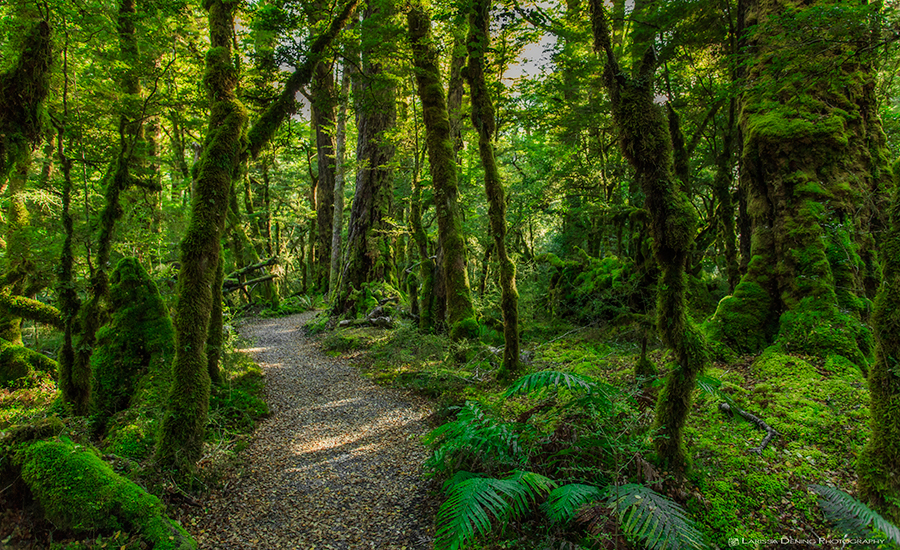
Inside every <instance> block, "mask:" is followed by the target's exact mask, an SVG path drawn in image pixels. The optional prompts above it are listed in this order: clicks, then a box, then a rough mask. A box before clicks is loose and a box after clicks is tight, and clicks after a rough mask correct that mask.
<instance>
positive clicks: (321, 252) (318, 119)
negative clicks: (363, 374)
mask: <svg viewBox="0 0 900 550" xmlns="http://www.w3.org/2000/svg"><path fill="white" fill-rule="evenodd" d="M319 4H321V2H319ZM320 8H324V7H323V6H320ZM332 67H333V63H331V62H325V61H320V62H319V63H318V64H317V65H316V70H315V72H314V75H315V76H314V77H313V82H312V86H311V87H310V88H311V92H312V94H311V98H312V101H311V107H310V108H311V110H312V121H313V126H314V131H315V134H316V165H317V166H318V180H317V181H318V184H317V186H316V225H317V227H316V237H317V242H316V274H315V279H314V280H315V285H316V286H317V287H319V288H320V289H322V290H325V288H326V287H327V286H328V284H329V274H330V272H331V268H330V266H331V240H332V237H333V235H332V230H331V229H332V223H333V221H334V180H335V175H336V167H335V154H334V148H335V144H334V135H335V126H336V123H335V122H336V121H335V103H336V101H335V99H336V98H335V90H334V75H333V74H332V72H333V71H332Z"/></svg>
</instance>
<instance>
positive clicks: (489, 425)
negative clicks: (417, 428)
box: [425, 401, 526, 472]
mask: <svg viewBox="0 0 900 550" xmlns="http://www.w3.org/2000/svg"><path fill="white" fill-rule="evenodd" d="M425 443H426V444H427V445H430V446H432V447H435V451H434V454H433V455H432V456H431V457H430V458H429V459H428V460H427V461H426V462H425V466H426V467H428V468H431V469H432V470H435V471H436V472H444V471H452V470H454V469H455V467H454V464H453V463H454V462H457V461H459V460H461V458H462V457H463V456H464V455H466V454H470V455H472V456H473V457H475V458H478V459H480V460H482V461H483V462H496V463H498V464H501V465H505V466H515V465H518V464H521V463H522V462H523V461H524V459H525V456H526V453H524V452H523V451H522V447H521V445H520V444H519V434H518V433H516V432H515V431H513V430H512V429H511V427H510V426H509V425H508V424H506V423H504V422H502V421H499V420H497V419H496V418H494V417H493V416H492V415H491V414H490V413H489V412H488V411H487V410H486V409H485V407H484V406H483V405H482V404H481V403H478V402H477V401H467V402H466V404H465V405H464V406H463V407H462V408H461V409H460V410H459V413H457V415H456V420H454V421H452V422H448V423H446V424H444V425H442V426H439V427H438V428H436V429H434V430H432V431H431V433H429V434H428V435H427V436H426V437H425Z"/></svg>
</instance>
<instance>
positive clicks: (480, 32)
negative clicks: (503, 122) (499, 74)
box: [466, 0, 519, 379]
mask: <svg viewBox="0 0 900 550" xmlns="http://www.w3.org/2000/svg"><path fill="white" fill-rule="evenodd" d="M490 12H491V1H490V0H473V2H472V12H471V13H470V14H469V40H468V44H469V67H468V70H467V71H466V75H467V77H468V80H469V90H470V92H471V94H472V125H473V126H474V127H475V130H476V131H477V132H478V152H479V153H480V155H481V164H482V166H483V167H484V190H485V192H486V193H487V199H488V218H489V219H490V223H491V235H492V236H493V238H494V249H495V250H496V253H497V264H498V265H499V268H500V310H501V311H502V313H503V340H504V344H505V345H504V347H503V364H502V366H501V367H500V372H499V377H500V378H501V379H506V378H509V377H511V376H514V375H515V374H517V372H518V370H519V291H518V290H517V289H516V266H515V264H514V263H513V262H512V260H511V259H510V257H509V253H508V252H507V250H506V196H505V195H506V194H505V192H504V190H503V182H502V181H501V180H500V170H499V168H498V167H497V160H496V158H495V156H494V144H493V142H492V140H493V139H494V132H495V126H494V104H493V102H492V101H491V96H490V92H489V91H488V87H487V82H486V81H485V77H484V57H485V52H486V51H487V49H488V46H489V44H490V35H489V31H488V23H489V22H490Z"/></svg>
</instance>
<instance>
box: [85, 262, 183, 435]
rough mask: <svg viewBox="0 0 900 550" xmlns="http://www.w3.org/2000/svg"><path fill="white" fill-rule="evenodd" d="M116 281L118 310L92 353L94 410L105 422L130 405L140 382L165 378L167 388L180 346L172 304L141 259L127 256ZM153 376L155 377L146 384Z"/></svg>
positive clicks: (112, 298) (113, 307)
mask: <svg viewBox="0 0 900 550" xmlns="http://www.w3.org/2000/svg"><path fill="white" fill-rule="evenodd" d="M110 282H111V286H110V306H111V310H112V316H111V318H110V322H109V323H108V324H106V325H105V326H104V327H103V328H101V329H100V330H99V331H98V332H97V344H98V345H97V348H96V349H95V351H94V353H93V355H92V356H91V366H92V370H93V372H94V379H93V389H92V391H91V410H92V412H93V413H94V414H95V415H97V417H98V419H99V420H100V422H101V423H102V424H103V423H105V422H106V420H107V419H108V418H109V417H110V416H112V415H114V414H115V413H117V412H119V411H122V410H124V409H126V408H127V407H128V406H129V404H130V402H131V400H132V397H133V396H135V394H136V390H137V389H138V387H139V385H141V386H143V387H142V390H144V391H149V390H150V389H151V388H150V387H149V386H152V385H159V384H162V385H164V386H165V387H166V391H167V389H168V382H169V378H170V376H169V364H170V361H171V360H172V357H173V355H174V346H175V341H174V330H173V328H172V321H171V320H170V319H169V314H168V311H167V310H166V306H165V304H163V301H162V298H161V297H160V295H159V290H158V289H157V288H156V284H155V283H154V282H153V281H152V280H151V279H150V277H149V275H147V272H146V271H145V270H144V268H143V267H141V265H140V262H138V260H137V259H135V258H124V259H122V260H121V261H120V262H119V264H118V265H117V266H116V268H115V270H114V271H113V273H112V277H111V280H110ZM148 376H149V377H150V379H151V380H148V381H147V382H145V383H143V384H142V383H141V381H142V378H144V377H148ZM162 393H163V395H165V391H163V392H162Z"/></svg>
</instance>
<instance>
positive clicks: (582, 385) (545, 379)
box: [503, 370, 597, 397]
mask: <svg viewBox="0 0 900 550" xmlns="http://www.w3.org/2000/svg"><path fill="white" fill-rule="evenodd" d="M596 384H597V383H596V382H595V381H594V380H593V379H592V378H589V377H587V376H582V375H580V374H574V373H571V372H560V371H554V370H543V371H540V372H534V373H531V374H528V375H525V376H523V377H522V378H519V379H518V380H516V381H515V382H513V383H512V385H511V386H510V387H508V388H507V389H506V391H505V392H504V393H503V396H504V397H512V396H513V395H520V394H526V393H531V392H534V391H537V390H542V389H545V388H560V387H565V388H566V389H569V390H582V391H589V390H590V389H591V388H593V387H594V386H596Z"/></svg>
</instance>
